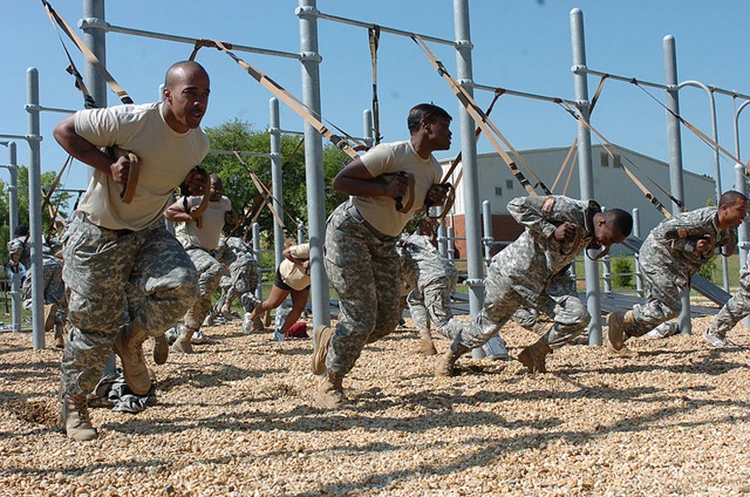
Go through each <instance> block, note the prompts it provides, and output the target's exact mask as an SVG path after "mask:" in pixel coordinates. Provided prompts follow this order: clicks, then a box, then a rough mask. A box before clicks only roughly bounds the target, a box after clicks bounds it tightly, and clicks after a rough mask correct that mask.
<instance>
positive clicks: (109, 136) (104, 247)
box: [54, 61, 210, 440]
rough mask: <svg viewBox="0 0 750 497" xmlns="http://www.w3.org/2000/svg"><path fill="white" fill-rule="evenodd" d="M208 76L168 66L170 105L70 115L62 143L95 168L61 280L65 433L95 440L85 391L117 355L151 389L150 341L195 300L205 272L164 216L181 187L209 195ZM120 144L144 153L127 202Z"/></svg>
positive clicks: (71, 229)
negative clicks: (204, 170)
mask: <svg viewBox="0 0 750 497" xmlns="http://www.w3.org/2000/svg"><path fill="white" fill-rule="evenodd" d="M209 93H210V80H209V77H208V73H206V70H205V69H204V68H203V67H202V66H201V65H200V64H198V63H195V62H188V61H184V62H178V63H176V64H174V65H172V66H171V67H170V68H169V70H168V71H167V74H166V78H165V82H164V92H163V95H164V101H163V102H160V103H153V104H144V105H121V106H116V107H111V108H102V109H89V110H83V111H79V112H76V113H75V114H74V115H72V116H69V117H66V118H65V119H63V120H62V121H61V122H60V123H59V124H58V125H57V126H56V127H55V130H54V136H55V139H56V140H57V142H58V143H59V144H60V145H61V146H62V147H63V148H64V149H65V150H66V151H67V152H68V153H69V154H70V155H72V156H73V157H74V158H76V159H78V160H79V161H81V162H83V163H84V164H87V165H89V166H91V167H93V168H94V174H93V175H92V176H91V179H90V180H89V185H88V188H87V190H86V195H85V196H84V198H83V200H82V201H81V202H80V203H79V205H78V209H77V211H76V214H75V217H74V219H73V221H72V222H71V223H70V225H69V226H68V229H67V230H66V232H65V235H64V237H63V240H62V241H63V258H64V259H65V265H64V268H63V279H64V281H65V285H66V287H67V289H68V292H69V313H68V320H69V322H70V323H71V324H72V328H71V330H70V333H69V334H68V340H67V341H66V343H65V350H64V352H63V358H62V367H61V369H62V384H61V393H62V394H63V395H62V399H63V420H64V421H63V423H64V424H65V429H66V433H67V436H68V437H69V438H73V439H76V440H93V439H94V438H96V437H97V432H96V430H95V429H94V428H93V426H92V424H91V420H90V418H89V414H88V408H87V404H86V395H87V394H89V393H91V392H92V391H93V389H94V387H95V386H96V384H97V383H98V381H99V379H100V378H101V375H102V372H103V371H104V367H105V364H106V362H107V359H108V358H109V355H110V353H111V352H112V350H113V349H114V351H115V352H116V353H117V354H118V355H119V356H120V358H121V359H122V365H123V369H124V372H125V380H126V381H127V384H128V386H129V387H130V389H131V390H132V391H133V392H134V393H135V394H137V395H144V394H146V393H147V392H148V391H149V389H150V388H151V379H150V377H149V371H148V368H147V367H146V365H145V364H144V361H143V351H142V347H141V346H142V344H143V342H144V340H146V338H147V337H148V336H154V337H157V336H160V335H162V334H163V333H164V330H166V329H167V328H169V327H170V326H172V325H173V324H174V323H175V322H176V321H177V320H178V319H179V317H180V316H181V315H182V314H184V312H185V310H186V309H187V308H188V307H190V305H192V304H193V302H194V301H195V299H196V298H197V294H198V290H197V280H198V278H197V274H196V272H195V267H194V266H193V263H192V262H191V261H190V258H189V257H188V256H187V254H186V253H185V250H184V249H183V248H182V247H181V246H180V244H179V243H178V242H177V240H175V238H174V237H173V236H172V235H171V234H170V233H169V232H168V231H167V230H166V225H165V223H164V218H163V215H162V214H163V212H164V209H165V208H166V207H167V205H168V204H169V199H170V195H171V194H172V192H173V190H174V189H175V188H176V187H177V186H179V185H181V184H187V186H188V187H189V188H190V190H191V191H202V189H203V186H204V185H205V182H206V181H207V178H206V177H205V176H204V175H202V174H200V173H197V172H196V171H195V169H194V168H195V166H197V165H198V164H200V162H201V161H202V160H203V158H204V157H205V156H206V154H207V153H208V150H209V142H208V137H207V136H206V134H205V133H204V132H203V131H202V130H201V129H200V123H201V120H202V119H203V115H204V114H205V112H206V108H207V106H208V95H209ZM114 145H117V146H118V147H120V148H121V149H123V150H128V151H130V152H132V153H134V154H135V155H136V156H138V158H139V159H140V176H139V179H138V182H137V186H136V190H135V198H134V199H133V201H132V202H130V203H124V202H122V201H121V200H120V191H121V189H122V186H123V184H125V183H127V181H128V175H129V172H130V169H131V163H130V161H129V159H128V158H127V156H124V157H120V158H117V159H114V158H112V157H111V156H109V155H107V154H106V153H104V152H102V151H101V149H100V147H101V148H104V147H112V146H114Z"/></svg>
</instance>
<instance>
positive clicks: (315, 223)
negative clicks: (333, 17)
mask: <svg viewBox="0 0 750 497" xmlns="http://www.w3.org/2000/svg"><path fill="white" fill-rule="evenodd" d="M295 13H296V14H297V16H298V17H299V35H300V55H301V58H300V62H301V63H302V99H303V101H304V102H305V105H307V106H308V107H309V108H310V109H311V110H312V112H313V113H317V114H320V73H319V69H320V67H319V66H320V62H321V60H322V59H321V57H320V55H319V54H318V19H317V13H318V9H317V8H316V0H299V7H297V9H296V11H295ZM304 131H305V176H306V179H307V181H306V185H307V219H308V232H309V235H310V277H311V279H312V282H311V288H310V294H311V296H312V314H313V326H318V325H321V324H323V325H328V324H330V322H331V309H330V304H329V298H328V276H327V275H326V272H325V267H324V266H323V244H324V243H325V230H326V207H325V206H326V204H325V185H324V175H323V142H322V138H321V136H320V134H319V133H318V131H317V130H316V129H315V128H313V127H312V125H311V124H310V123H307V122H305V128H304Z"/></svg>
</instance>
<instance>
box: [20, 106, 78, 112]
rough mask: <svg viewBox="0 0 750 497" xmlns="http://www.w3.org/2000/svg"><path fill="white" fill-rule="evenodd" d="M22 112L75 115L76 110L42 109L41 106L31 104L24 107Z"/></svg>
mask: <svg viewBox="0 0 750 497" xmlns="http://www.w3.org/2000/svg"><path fill="white" fill-rule="evenodd" d="M23 110H25V111H29V110H36V111H39V112H59V113H60V114H75V113H76V112H78V111H77V110H71V109H58V108H56V107H44V106H42V105H33V104H26V105H24V106H23Z"/></svg>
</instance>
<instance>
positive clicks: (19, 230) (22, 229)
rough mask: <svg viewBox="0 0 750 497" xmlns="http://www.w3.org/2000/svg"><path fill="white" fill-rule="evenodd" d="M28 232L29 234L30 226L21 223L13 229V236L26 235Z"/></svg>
mask: <svg viewBox="0 0 750 497" xmlns="http://www.w3.org/2000/svg"><path fill="white" fill-rule="evenodd" d="M28 234H29V227H28V226H26V225H25V224H19V225H18V226H16V229H15V230H13V236H15V237H16V238H19V237H22V236H26V235H28Z"/></svg>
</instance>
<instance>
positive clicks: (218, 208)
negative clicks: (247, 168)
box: [157, 174, 235, 364]
mask: <svg viewBox="0 0 750 497" xmlns="http://www.w3.org/2000/svg"><path fill="white" fill-rule="evenodd" d="M210 181H211V193H210V196H209V202H208V208H207V209H206V211H205V212H204V213H203V214H202V215H201V216H200V218H198V219H193V217H192V216H191V215H190V212H191V211H192V210H193V209H195V208H196V207H198V205H200V203H201V201H202V200H203V197H202V196H186V197H181V198H179V199H177V201H175V203H173V204H172V205H170V206H169V208H167V211H166V213H165V216H166V218H167V219H168V220H170V221H172V222H174V223H178V222H181V223H185V224H184V225H182V226H181V228H182V229H181V230H180V231H179V232H178V234H177V239H178V240H179V241H180V243H182V246H183V247H185V250H186V251H187V253H188V255H189V256H190V260H191V261H193V264H194V265H195V269H196V270H197V271H198V301H197V302H195V304H193V306H192V307H191V308H190V309H188V311H187V312H186V313H185V316H184V317H183V318H182V319H183V321H184V323H185V325H184V326H183V327H182V329H181V330H180V334H179V336H178V337H177V340H176V341H175V342H174V343H173V344H172V350H173V351H174V352H182V353H185V354H192V353H193V345H192V344H193V343H202V342H203V340H204V339H203V336H202V334H201V335H199V336H198V337H196V340H195V342H193V337H194V335H197V334H199V333H201V331H200V327H201V324H202V323H203V320H204V319H206V317H207V316H208V314H209V313H210V312H211V296H212V295H213V293H214V290H216V287H218V286H219V281H221V277H222V276H224V275H225V274H226V272H227V270H226V268H225V267H224V265H223V264H222V263H221V262H219V261H217V260H216V258H215V257H213V255H212V254H214V253H215V251H216V249H217V248H218V246H219V238H220V237H221V230H222V229H223V228H224V225H225V224H234V222H235V215H234V212H233V211H232V203H231V202H230V201H229V199H228V198H227V197H225V196H224V195H223V194H224V185H223V183H222V181H221V178H219V177H218V176H217V175H215V174H212V175H211V176H210ZM199 224H200V227H199ZM161 359H162V358H160V359H159V360H158V361H157V363H158V364H160V363H163V362H166V357H164V358H163V359H164V361H162V360H161Z"/></svg>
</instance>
